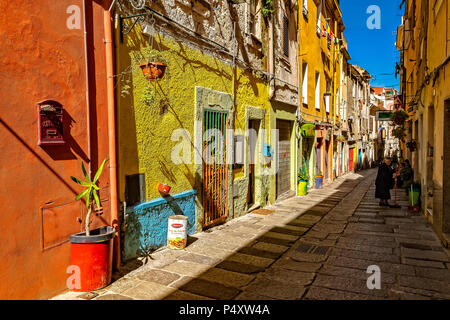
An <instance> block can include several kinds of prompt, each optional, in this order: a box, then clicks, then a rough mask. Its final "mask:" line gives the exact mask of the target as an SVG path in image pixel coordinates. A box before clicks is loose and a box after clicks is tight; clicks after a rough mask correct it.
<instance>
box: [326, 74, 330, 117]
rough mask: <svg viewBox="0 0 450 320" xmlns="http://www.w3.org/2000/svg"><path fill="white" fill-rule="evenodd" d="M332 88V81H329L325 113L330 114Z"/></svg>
mask: <svg viewBox="0 0 450 320" xmlns="http://www.w3.org/2000/svg"><path fill="white" fill-rule="evenodd" d="M330 87H331V86H330V80H328V79H327V91H326V93H327V95H326V96H325V111H326V112H327V113H329V112H330V94H331V92H330Z"/></svg>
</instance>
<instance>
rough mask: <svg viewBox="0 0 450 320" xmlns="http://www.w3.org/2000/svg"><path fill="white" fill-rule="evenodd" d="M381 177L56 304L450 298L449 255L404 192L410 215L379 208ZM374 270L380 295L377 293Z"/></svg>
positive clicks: (345, 185) (210, 238)
mask: <svg viewBox="0 0 450 320" xmlns="http://www.w3.org/2000/svg"><path fill="white" fill-rule="evenodd" d="M375 176H376V171H375V170H373V169H372V170H367V171H363V172H361V173H359V174H354V173H352V174H348V175H346V176H344V177H342V178H339V179H337V180H336V181H334V182H333V183H331V184H330V185H328V186H326V187H324V189H322V190H315V191H312V192H311V193H310V194H309V195H308V196H306V197H294V198H290V199H287V200H284V201H281V202H279V203H276V204H275V205H273V206H271V207H269V208H267V209H266V210H262V211H261V214H257V213H252V214H248V215H246V216H244V217H242V218H239V219H235V220H232V221H230V222H229V223H227V224H225V225H223V226H219V227H216V228H213V229H211V230H210V232H202V233H198V234H195V235H193V236H192V238H191V239H190V244H189V245H188V246H187V248H186V249H185V250H183V251H171V250H168V249H163V250H159V251H158V252H155V253H154V254H151V255H150V259H149V261H148V262H147V263H146V264H145V265H143V266H141V267H139V268H137V269H135V270H130V272H129V273H126V274H124V275H123V277H120V278H119V279H118V280H117V281H115V282H114V283H113V284H111V285H110V286H109V287H107V288H104V289H101V290H98V291H96V292H94V293H88V294H80V293H74V292H69V293H66V294H63V295H60V296H58V297H55V299H98V300H122V299H146V300H150V299H152V300H153V299H169V300H178V299H181V300H209V299H218V300H231V299H236V300H271V299H282V300H297V299H332V300H354V299H357V300H371V299H374V300H378V299H395V300H399V299H407V300H409V299H419V300H421V299H449V298H450V260H449V255H448V254H449V252H448V250H445V249H444V248H443V247H442V245H441V243H440V241H439V240H438V238H437V237H436V235H435V233H434V232H433V230H432V229H431V228H430V227H429V226H428V224H427V222H426V221H425V218H424V217H423V216H422V215H420V214H418V213H416V214H414V213H408V212H407V210H406V209H405V205H407V198H406V193H405V192H404V190H399V191H398V201H397V202H398V204H399V205H402V206H403V208H402V209H395V208H386V207H380V206H378V200H377V199H375V198H374V194H375V188H374V179H375ZM393 196H394V194H393ZM393 199H394V197H393ZM140 261H142V259H141V260H140ZM369 266H378V267H379V269H380V271H381V287H380V289H376V288H375V289H368V285H367V280H368V277H369V276H370V274H368V273H367V269H368V267H369ZM130 268H132V267H130Z"/></svg>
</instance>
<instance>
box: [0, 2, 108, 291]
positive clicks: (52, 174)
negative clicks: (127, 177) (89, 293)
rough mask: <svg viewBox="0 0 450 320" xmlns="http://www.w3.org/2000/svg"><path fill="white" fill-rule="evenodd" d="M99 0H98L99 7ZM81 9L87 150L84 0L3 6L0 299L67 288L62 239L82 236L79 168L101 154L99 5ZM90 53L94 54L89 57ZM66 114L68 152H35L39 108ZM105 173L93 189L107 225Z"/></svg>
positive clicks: (104, 127) (97, 221)
mask: <svg viewBox="0 0 450 320" xmlns="http://www.w3.org/2000/svg"><path fill="white" fill-rule="evenodd" d="M100 2H101V1H100ZM88 3H89V4H88V6H87V18H88V33H89V38H88V46H89V50H88V52H89V59H90V62H91V63H90V68H89V69H90V70H89V71H90V80H91V88H90V94H91V99H90V106H91V117H90V119H91V126H92V127H93V128H95V130H92V132H91V135H90V139H91V149H92V155H89V152H88V146H87V143H88V139H89V138H88V133H87V114H86V77H85V71H84V70H85V57H84V39H83V33H84V32H83V31H84V30H83V19H84V17H83V15H82V11H81V8H82V1H80V0H74V1H71V2H70V3H68V2H67V1H47V0H45V1H44V0H43V1H39V2H36V1H1V2H0V25H1V28H0V38H1V39H2V46H0V86H1V88H2V90H0V99H1V101H2V103H1V106H0V109H1V111H2V112H1V115H0V136H1V137H2V139H0V150H2V152H1V155H0V181H2V184H1V186H0V199H1V201H0V211H1V212H2V214H1V215H0V223H1V225H2V226H3V232H2V237H1V239H2V245H1V246H0V253H1V255H2V256H3V257H4V259H3V261H2V263H0V283H1V285H0V298H2V299H46V298H49V297H51V296H53V295H56V294H58V293H60V292H62V291H63V290H65V289H66V280H67V277H68V274H67V273H66V270H67V267H68V266H69V260H70V244H69V242H68V239H69V236H70V234H72V233H77V232H80V231H81V227H82V225H81V224H80V223H79V222H78V221H77V218H83V219H84V214H85V206H84V203H81V202H75V196H76V195H77V194H78V193H79V192H80V191H81V190H82V188H81V187H80V186H78V185H76V184H75V183H74V182H73V181H72V180H71V179H70V176H71V175H74V176H77V177H81V175H82V172H81V161H84V162H85V164H86V163H87V162H88V161H91V162H92V166H93V170H96V166H97V165H98V163H99V162H100V163H101V161H103V159H104V158H105V157H106V156H107V154H108V143H107V133H108V123H107V113H106V112H105V110H106V98H105V97H106V86H105V84H106V74H105V71H106V70H105V50H104V41H103V40H104V30H103V28H104V24H103V13H104V11H103V7H102V6H101V5H99V2H96V1H89V2H88ZM69 5H75V6H77V7H78V9H80V11H79V12H80V15H79V17H78V18H79V19H80V20H79V22H80V28H78V29H68V28H67V24H66V23H67V20H68V19H69V17H70V14H68V13H67V9H68V6H69ZM94 47H95V51H94V50H92V49H93V48H94ZM47 99H52V100H56V101H58V102H59V103H61V104H62V105H63V107H64V110H65V113H64V117H65V120H64V122H65V124H64V125H63V127H64V129H63V130H64V135H65V140H66V145H65V146H60V147H40V146H38V145H37V142H38V138H37V132H38V128H37V126H38V125H37V124H38V120H37V105H36V103H37V102H40V101H43V100H47ZM109 170H110V169H109V168H108V167H107V166H106V167H105V169H104V171H103V174H102V176H101V177H100V180H99V183H100V187H101V192H100V198H101V200H102V204H103V206H104V212H105V213H104V214H103V215H102V216H100V217H95V216H94V225H93V227H95V226H96V225H97V226H98V225H105V224H109V222H110V221H109V188H108V187H109V179H108V178H109Z"/></svg>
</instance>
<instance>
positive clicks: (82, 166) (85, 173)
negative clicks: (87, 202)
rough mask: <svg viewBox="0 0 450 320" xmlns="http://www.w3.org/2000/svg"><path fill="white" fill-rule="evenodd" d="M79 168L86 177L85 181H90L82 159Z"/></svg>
mask: <svg viewBox="0 0 450 320" xmlns="http://www.w3.org/2000/svg"><path fill="white" fill-rule="evenodd" d="M81 170H83V174H84V177H85V178H86V181H88V182H91V179H89V175H88V174H87V172H86V169H85V168H84V162H83V161H81Z"/></svg>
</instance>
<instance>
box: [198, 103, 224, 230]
mask: <svg viewBox="0 0 450 320" xmlns="http://www.w3.org/2000/svg"><path fill="white" fill-rule="evenodd" d="M227 127H228V112H227V111H216V110H209V109H204V112H203V136H208V139H206V141H204V142H203V158H204V163H203V190H202V192H203V227H204V228H205V227H209V226H211V225H213V224H215V223H217V222H219V221H223V220H225V219H226V218H227V216H228V210H227V204H228V166H227V163H226V154H227V141H226V134H225V133H226V129H227Z"/></svg>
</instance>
